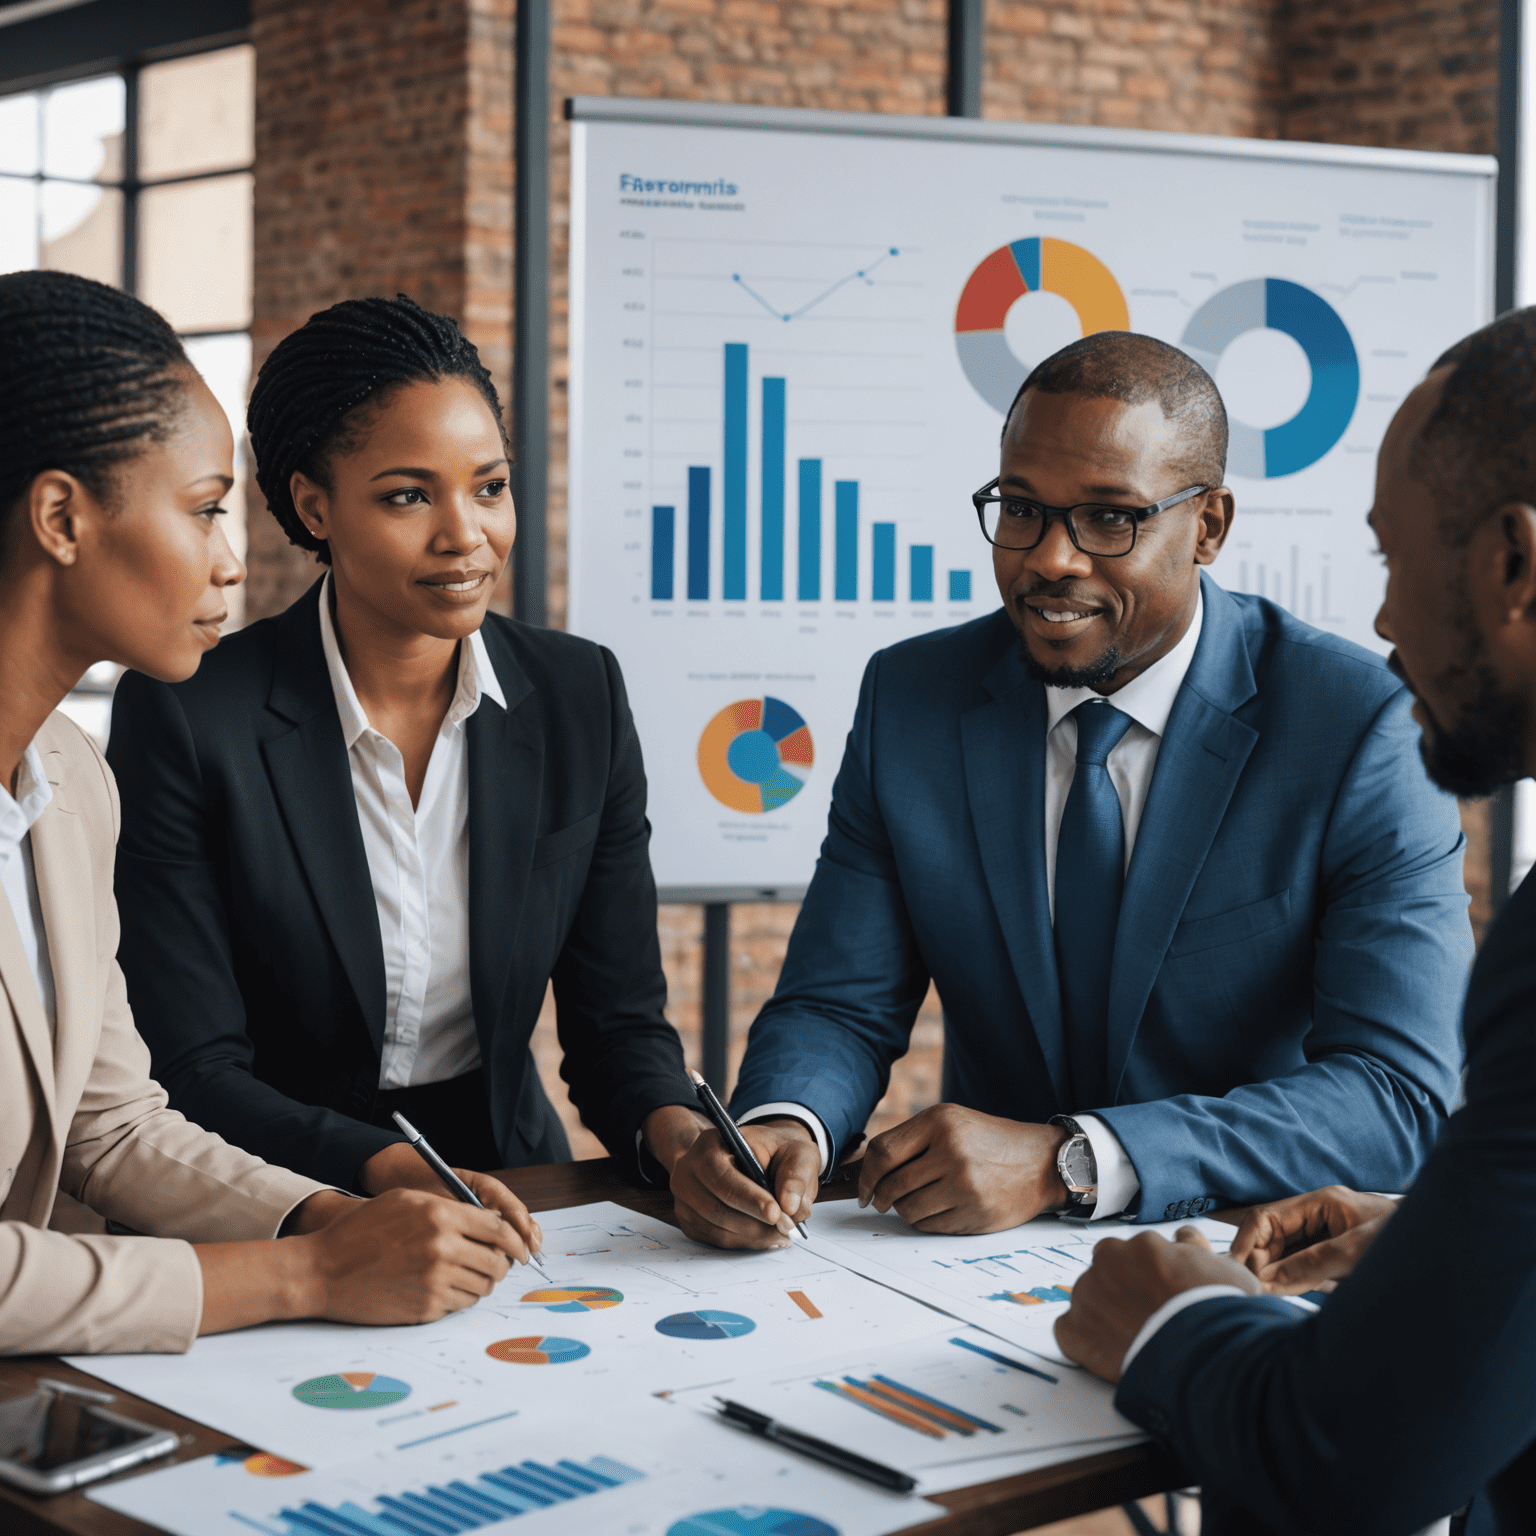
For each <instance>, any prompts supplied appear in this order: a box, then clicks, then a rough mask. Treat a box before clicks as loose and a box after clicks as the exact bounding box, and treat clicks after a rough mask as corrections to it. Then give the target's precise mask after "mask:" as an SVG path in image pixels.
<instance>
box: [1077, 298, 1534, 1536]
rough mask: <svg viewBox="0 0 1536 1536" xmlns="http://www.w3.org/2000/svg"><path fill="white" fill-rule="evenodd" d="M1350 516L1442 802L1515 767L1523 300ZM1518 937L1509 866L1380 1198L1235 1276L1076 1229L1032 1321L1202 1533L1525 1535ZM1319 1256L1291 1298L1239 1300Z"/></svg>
mask: <svg viewBox="0 0 1536 1536" xmlns="http://www.w3.org/2000/svg"><path fill="white" fill-rule="evenodd" d="M1371 521H1372V525H1373V526H1374V528H1375V531H1376V534H1377V537H1378V538H1379V540H1380V542H1381V548H1382V551H1383V553H1384V554H1385V556H1386V559H1387V570H1388V583H1387V595H1386V599H1385V601H1384V603H1383V604H1382V609H1381V613H1380V615H1379V616H1378V618H1377V621H1376V627H1377V630H1378V631H1379V632H1380V634H1381V635H1382V636H1383V637H1384V638H1385V639H1387V640H1390V641H1392V642H1393V644H1394V645H1395V646H1396V647H1397V649H1396V652H1395V653H1394V657H1393V666H1394V669H1395V670H1398V671H1399V672H1400V674H1401V675H1403V676H1405V677H1407V678H1408V679H1409V681H1410V684H1411V686H1412V688H1413V689H1414V691H1415V693H1416V694H1417V695H1418V702H1417V704H1416V706H1415V708H1414V716H1415V718H1416V719H1417V720H1418V721H1419V723H1420V725H1421V727H1422V729H1423V746H1422V751H1423V757H1424V762H1425V765H1426V766H1427V767H1428V769H1429V772H1430V775H1431V776H1432V777H1433V778H1434V779H1435V780H1436V781H1437V782H1438V783H1440V784H1442V785H1444V786H1445V787H1447V788H1449V789H1454V790H1456V791H1457V792H1458V793H1460V794H1464V795H1466V794H1486V793H1488V792H1489V791H1491V790H1493V789H1494V788H1496V787H1497V786H1499V785H1500V784H1505V783H1509V782H1511V781H1512V780H1514V779H1517V778H1522V777H1525V776H1526V775H1528V774H1530V773H1531V772H1532V771H1533V770H1536V310H1532V309H1524V310H1518V311H1515V312H1514V313H1511V314H1508V315H1505V316H1504V317H1503V318H1502V319H1500V320H1497V321H1495V322H1494V324H1492V325H1491V326H1488V327H1487V328H1486V329H1484V330H1482V331H1479V332H1478V333H1476V334H1475V335H1473V336H1471V337H1469V338H1467V340H1466V341H1464V342H1462V343H1460V344H1459V345H1458V346H1456V347H1454V348H1452V350H1451V351H1450V352H1449V353H1447V354H1446V356H1445V357H1444V358H1442V359H1441V360H1440V362H1439V363H1438V364H1437V365H1436V366H1435V368H1434V369H1433V370H1432V371H1431V373H1430V374H1429V377H1428V378H1427V379H1426V380H1425V381H1424V382H1423V383H1422V384H1421V385H1420V386H1419V387H1418V388H1417V389H1416V390H1415V391H1414V392H1413V393H1412V394H1411V395H1410V396H1409V397H1408V399H1407V400H1406V401H1405V402H1404V404H1403V406H1402V408H1401V410H1400V411H1399V412H1398V414H1397V417H1396V419H1395V420H1394V422H1393V424H1392V426H1391V428H1390V429H1389V431H1388V433H1387V437H1386V441H1385V442H1384V444H1383V445H1382V450H1381V458H1380V462H1379V465H1378V469H1377V490H1376V501H1375V506H1374V508H1373V510H1372V513H1371ZM1533 931H1536V879H1533V878H1529V877H1528V878H1527V879H1526V880H1525V882H1524V883H1523V884H1522V885H1521V887H1520V889H1519V890H1518V891H1517V892H1516V893H1515V895H1514V896H1513V897H1511V898H1510V901H1509V903H1508V905H1507V906H1506V907H1505V908H1504V910H1503V912H1502V913H1501V914H1500V916H1499V919H1498V921H1497V922H1496V923H1495V924H1494V926H1493V929H1492V930H1491V932H1490V933H1489V934H1488V937H1487V939H1486V941H1485V943H1484V945H1483V949H1482V953H1481V954H1480V955H1479V956H1478V960H1477V965H1476V968H1475V969H1474V971H1473V973H1472V981H1471V985H1470V987H1469V989H1468V992H1467V1000H1466V1011H1465V1034H1466V1042H1467V1051H1468V1067H1467V1078H1466V1105H1465V1107H1464V1108H1462V1109H1461V1110H1460V1111H1459V1112H1458V1113H1457V1114H1456V1115H1455V1116H1454V1117H1453V1118H1452V1120H1451V1122H1450V1125H1449V1126H1448V1127H1447V1129H1446V1131H1445V1134H1444V1135H1443V1136H1442V1137H1441V1139H1440V1142H1439V1144H1438V1146H1437V1147H1436V1148H1435V1150H1434V1152H1433V1153H1432V1154H1431V1156H1430V1159H1429V1161H1428V1163H1427V1164H1426V1165H1425V1167H1424V1170H1423V1172H1422V1173H1421V1174H1420V1176H1419V1178H1418V1180H1417V1182H1416V1183H1415V1184H1414V1186H1413V1188H1412V1189H1411V1190H1410V1191H1409V1193H1408V1195H1407V1197H1406V1198H1405V1199H1404V1200H1403V1201H1402V1203H1401V1205H1400V1206H1397V1207H1396V1208H1395V1211H1394V1210H1393V1208H1392V1207H1391V1206H1390V1205H1388V1204H1387V1203H1385V1202H1381V1201H1372V1200H1371V1199H1369V1197H1362V1196H1358V1195H1351V1194H1350V1193H1349V1192H1348V1191H1345V1190H1329V1189H1324V1190H1319V1191H1317V1192H1316V1193H1315V1194H1312V1195H1305V1196H1301V1197H1299V1198H1297V1199H1293V1200H1289V1201H1286V1202H1283V1203H1282V1204H1281V1205H1280V1206H1278V1207H1276V1208H1274V1209H1264V1210H1259V1211H1255V1212H1253V1213H1251V1214H1250V1216H1249V1217H1248V1218H1247V1219H1246V1220H1245V1222H1244V1224H1243V1227H1242V1228H1241V1229H1240V1231H1239V1233H1238V1235H1237V1240H1236V1242H1235V1243H1234V1245H1233V1252H1234V1253H1235V1254H1237V1255H1239V1256H1242V1257H1246V1259H1247V1262H1248V1265H1249V1268H1247V1269H1245V1268H1243V1267H1241V1266H1240V1265H1239V1264H1237V1263H1234V1262H1233V1261H1232V1260H1230V1259H1227V1258H1218V1257H1216V1256H1215V1255H1213V1254H1211V1253H1209V1252H1208V1251H1206V1249H1205V1247H1204V1245H1203V1243H1202V1242H1201V1240H1200V1239H1199V1237H1198V1234H1196V1233H1195V1232H1194V1231H1193V1230H1188V1231H1185V1232H1181V1233H1180V1234H1179V1237H1180V1241H1179V1242H1177V1243H1166V1242H1164V1241H1163V1240H1162V1239H1161V1238H1159V1237H1157V1236H1156V1235H1155V1234H1152V1233H1146V1234H1144V1235H1142V1236H1139V1237H1137V1238H1135V1239H1134V1240H1133V1241H1132V1242H1129V1243H1120V1242H1114V1241H1109V1242H1104V1243H1101V1244H1099V1245H1098V1247H1097V1248H1096V1249H1095V1251H1094V1264H1093V1267H1092V1269H1090V1270H1089V1271H1088V1273H1087V1274H1086V1275H1085V1276H1084V1277H1083V1278H1082V1279H1081V1280H1079V1281H1078V1283H1077V1285H1076V1286H1075V1287H1074V1289H1073V1293H1072V1307H1071V1310H1070V1311H1069V1312H1068V1313H1067V1314H1066V1315H1065V1316H1064V1317H1063V1318H1062V1319H1061V1320H1060V1321H1059V1322H1058V1323H1057V1338H1058V1340H1059V1342H1060V1343H1061V1345H1062V1347H1063V1349H1065V1350H1066V1352H1067V1353H1068V1354H1069V1355H1071V1356H1072V1357H1073V1358H1074V1359H1076V1360H1080V1361H1082V1362H1083V1363H1084V1364H1086V1365H1087V1366H1089V1367H1090V1368H1091V1369H1092V1370H1094V1371H1095V1372H1097V1373H1098V1374H1099V1375H1100V1376H1103V1377H1105V1378H1106V1379H1107V1380H1110V1381H1118V1382H1120V1390H1119V1393H1118V1394H1117V1396H1116V1398H1115V1401H1116V1404H1117V1406H1118V1407H1119V1408H1120V1410H1121V1411H1122V1412H1123V1413H1125V1414H1127V1415H1129V1417H1131V1418H1132V1419H1134V1420H1135V1421H1136V1422H1137V1423H1138V1424H1141V1425H1143V1426H1144V1427H1146V1428H1147V1429H1149V1430H1151V1431H1152V1432H1153V1433H1154V1434H1156V1435H1158V1436H1160V1437H1161V1438H1163V1439H1165V1440H1168V1441H1170V1442H1172V1444H1173V1446H1174V1448H1175V1449H1176V1450H1177V1451H1178V1453H1179V1456H1180V1458H1181V1460H1182V1461H1183V1463H1184V1465H1185V1466H1186V1467H1187V1468H1188V1471H1189V1473H1190V1476H1191V1478H1192V1479H1194V1480H1198V1481H1200V1482H1201V1483H1202V1484H1203V1485H1204V1490H1205V1501H1204V1502H1205V1519H1204V1523H1203V1525H1202V1529H1203V1530H1204V1531H1205V1532H1206V1536H1228V1533H1241V1536H1266V1533H1276V1532H1280V1533H1306V1536H1327V1533H1332V1532H1338V1533H1341V1536H1343V1533H1347V1536H1374V1533H1378V1532H1379V1533H1383V1536H1393V1533H1402V1532H1410V1531H1417V1530H1420V1529H1421V1528H1423V1527H1424V1526H1426V1525H1427V1524H1429V1522H1431V1521H1433V1520H1436V1519H1438V1518H1440V1517H1443V1516H1445V1515H1447V1514H1450V1513H1451V1512H1452V1511H1456V1510H1458V1509H1459V1508H1460V1507H1461V1506H1463V1505H1464V1504H1465V1503H1466V1501H1467V1499H1468V1498H1469V1497H1471V1498H1472V1506H1471V1510H1470V1514H1469V1516H1468V1518H1467V1520H1466V1525H1465V1529H1466V1531H1467V1533H1468V1536H1474V1533H1475V1536H1491V1533H1494V1532H1497V1533H1499V1536H1515V1533H1517V1532H1520V1533H1524V1532H1530V1531H1536V1391H1533V1384H1536V949H1533V946H1532V943H1531V935H1532V932H1533ZM1388 1212H1392V1214H1391V1215H1390V1219H1388ZM1298 1249H1299V1250H1300V1251H1299V1252H1297V1251H1296V1250H1298ZM1356 1266H1358V1267H1356ZM1345 1275H1348V1276H1349V1278H1348V1280H1347V1282H1346V1283H1345V1284H1344V1285H1342V1286H1341V1287H1340V1288H1339V1290H1338V1292H1337V1294H1336V1295H1334V1296H1332V1297H1331V1298H1330V1299H1329V1300H1328V1301H1327V1302H1325V1303H1324V1305H1323V1307H1322V1309H1321V1311H1319V1312H1317V1313H1316V1314H1315V1315H1311V1316H1303V1315H1302V1314H1301V1313H1299V1312H1297V1311H1296V1310H1295V1309H1294V1308H1293V1307H1292V1306H1290V1305H1289V1304H1287V1303H1286V1302H1284V1301H1282V1300H1280V1299H1278V1298H1275V1297H1270V1296H1263V1297H1261V1296H1256V1295H1250V1294H1247V1293H1249V1292H1252V1291H1256V1290H1258V1289H1259V1286H1260V1283H1261V1281H1262V1282H1263V1284H1264V1288H1265V1289H1271V1290H1289V1291H1294V1290H1298V1289H1306V1288H1308V1287H1310V1286H1314V1285H1317V1284H1319V1283H1320V1282H1327V1281H1331V1280H1338V1279H1340V1278H1341V1277H1343V1276H1345ZM1479 1490H1480V1491H1479ZM1474 1495H1475V1497H1474Z"/></svg>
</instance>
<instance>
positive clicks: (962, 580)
mask: <svg viewBox="0 0 1536 1536" xmlns="http://www.w3.org/2000/svg"><path fill="white" fill-rule="evenodd" d="M949 600H950V602H952V603H968V602H970V600H971V573H970V572H969V571H951V572H950V573H949Z"/></svg>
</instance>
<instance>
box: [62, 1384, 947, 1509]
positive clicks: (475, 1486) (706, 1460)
mask: <svg viewBox="0 0 1536 1536" xmlns="http://www.w3.org/2000/svg"><path fill="white" fill-rule="evenodd" d="M605 1417H606V1418H608V1419H610V1420H611V1422H608V1423H603V1422H595V1421H600V1420H602V1419H603V1418H605ZM90 1497H91V1498H92V1499H93V1500H95V1501H96V1502H97V1503H99V1504H103V1505H105V1506H106V1507H108V1508H109V1509H115V1510H117V1511H118V1512H119V1513H121V1514H125V1515H130V1516H132V1517H133V1518H135V1519H138V1520H143V1521H146V1522H147V1523H149V1524H151V1525H156V1526H159V1527H160V1528H161V1529H162V1530H166V1531H170V1532H174V1533H176V1536H252V1533H253V1532H255V1533H258V1536H316V1533H317V1532H319V1533H325V1536H444V1533H447V1532H459V1531H478V1530H486V1529H493V1528H494V1529H502V1528H507V1527H508V1523H509V1522H512V1521H515V1522H516V1525H515V1526H514V1527H510V1528H511V1529H515V1530H516V1531H517V1533H518V1536H570V1533H571V1532H573V1531H580V1532H581V1533H582V1536H885V1533H887V1532H893V1531H899V1530H904V1529H906V1528H907V1527H908V1526H912V1525H918V1524H922V1523H924V1522H926V1521H929V1520H934V1519H937V1518H938V1517H940V1516H941V1515H942V1514H943V1513H944V1511H943V1509H942V1508H940V1507H939V1506H938V1505H935V1504H930V1503H928V1502H926V1501H924V1500H922V1499H920V1498H917V1497H915V1496H910V1495H900V1494H891V1493H884V1492H882V1491H880V1490H879V1489H876V1488H871V1487H868V1486H866V1485H864V1484H862V1483H858V1482H855V1481H854V1480H852V1479H850V1478H846V1477H841V1476H838V1475H836V1474H834V1473H831V1472H827V1471H823V1470H822V1469H821V1468H819V1467H817V1466H816V1465H815V1464H814V1463H807V1462H805V1461H804V1460H802V1459H801V1458H800V1457H797V1456H792V1455H790V1454H788V1453H786V1452H783V1451H780V1450H777V1449H776V1448H775V1447H773V1446H769V1445H764V1444H762V1443H761V1442H758V1441H754V1440H751V1439H748V1438H746V1437H743V1436H739V1435H737V1434H735V1433H734V1432H732V1431H731V1430H728V1429H725V1428H723V1427H721V1426H718V1425H716V1424H713V1423H710V1422H709V1421H708V1420H705V1419H701V1418H699V1417H698V1416H697V1415H695V1414H693V1413H692V1412H691V1411H690V1410H688V1409H685V1408H678V1407H671V1406H669V1405H667V1404H663V1403H658V1402H655V1401H641V1402H639V1403H636V1404H633V1405H626V1406H625V1409H624V1412H623V1413H622V1415H620V1414H617V1413H615V1414H610V1415H606V1416H605V1415H602V1414H590V1413H589V1414H587V1415H585V1416H583V1417H582V1418H571V1419H548V1418H537V1417H535V1416H534V1415H532V1414H515V1415H512V1416H509V1417H508V1418H507V1419H504V1420H503V1421H501V1422H500V1423H498V1424H496V1425H486V1426H483V1427H481V1428H480V1429H477V1430H472V1431H466V1432H464V1433H462V1434H458V1435H451V1436H448V1437H446V1438H444V1439H442V1440H439V1441H435V1442H432V1443H429V1444H426V1445H422V1446H418V1447H415V1448H413V1449H412V1450H410V1451H408V1452H405V1453H403V1454H400V1453H393V1452H379V1453H375V1454H373V1455H371V1456H365V1457H362V1458H359V1459H357V1460H354V1461H351V1462H347V1463H345V1464H344V1465H342V1466H339V1467H333V1468H329V1469H327V1470H324V1471H306V1470H301V1469H296V1468H295V1467H293V1466H292V1465H291V1464H289V1463H279V1464H274V1460H273V1458H272V1457H270V1456H264V1455H259V1454H258V1455H251V1454H246V1453H243V1452H242V1453H235V1454H226V1455H220V1456H205V1457H202V1458H200V1459H199V1460H197V1461H191V1462H186V1463H184V1464H182V1465H181V1466H176V1467H171V1468H168V1469H167V1470H165V1471H163V1472H151V1473H148V1474H146V1475H144V1476H142V1477H135V1478H130V1479H128V1480H126V1481H123V1482H118V1483H109V1484H107V1485H106V1486H104V1487H100V1488H96V1489H92V1490H91V1492H90Z"/></svg>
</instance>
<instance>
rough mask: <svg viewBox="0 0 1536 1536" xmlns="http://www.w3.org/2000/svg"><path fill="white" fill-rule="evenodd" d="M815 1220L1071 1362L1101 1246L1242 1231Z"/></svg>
mask: <svg viewBox="0 0 1536 1536" xmlns="http://www.w3.org/2000/svg"><path fill="white" fill-rule="evenodd" d="M814 1223H815V1224H814V1227H813V1229H812V1230H813V1233H814V1237H813V1240H812V1242H811V1243H810V1244H809V1245H808V1246H809V1247H811V1248H813V1249H814V1250H815V1251H816V1252H817V1253H818V1254H821V1255H823V1256H824V1257H826V1258H828V1259H834V1260H836V1261H837V1262H840V1263H843V1264H846V1265H847V1266H848V1267H849V1268H850V1269H852V1270H854V1271H856V1272H857V1273H858V1274H861V1275H865V1276H867V1277H868V1278H869V1279H871V1280H878V1281H880V1282H881V1283H882V1284H884V1285H888V1286H894V1287H896V1288H897V1289H899V1290H901V1291H903V1292H905V1293H906V1294H907V1295H908V1296H912V1297H915V1298H916V1299H917V1300H919V1301H926V1302H928V1303H929V1305H931V1306H935V1307H939V1308H941V1309H942V1310H943V1311H945V1312H948V1313H950V1314H951V1315H953V1316H955V1317H958V1318H962V1319H963V1320H964V1321H965V1322H968V1323H974V1324H975V1325H976V1326H977V1327H979V1328H985V1329H986V1330H987V1331H988V1332H989V1333H993V1334H996V1335H997V1337H998V1338H1001V1339H1006V1340H1008V1341H1009V1342H1010V1343H1013V1344H1018V1345H1021V1346H1022V1347H1023V1348H1025V1349H1030V1350H1034V1351H1035V1352H1036V1353H1037V1354H1040V1355H1044V1356H1046V1357H1047V1358H1049V1359H1051V1360H1055V1361H1057V1362H1058V1363H1059V1364H1063V1365H1064V1364H1067V1360H1066V1356H1065V1355H1063V1354H1062V1353H1061V1350H1060V1349H1059V1348H1058V1347H1057V1345H1056V1334H1055V1326H1056V1319H1057V1318H1058V1317H1060V1316H1061V1314H1062V1313H1063V1312H1065V1311H1066V1310H1067V1307H1068V1306H1069V1305H1070V1303H1071V1300H1072V1287H1073V1285H1074V1284H1075V1283H1076V1282H1077V1279H1078V1277H1079V1276H1080V1275H1081V1274H1082V1273H1083V1271H1084V1270H1085V1269H1087V1268H1088V1266H1089V1264H1091V1263H1092V1262H1093V1249H1094V1245H1095V1244H1096V1243H1099V1242H1102V1241H1103V1240H1104V1239H1105V1238H1106V1237H1120V1238H1130V1237H1136V1236H1138V1235H1139V1234H1141V1233H1143V1232H1158V1233H1161V1234H1162V1235H1163V1236H1164V1237H1167V1238H1172V1236H1173V1234H1174V1233H1175V1232H1177V1231H1178V1230H1179V1228H1180V1227H1191V1226H1192V1227H1197V1228H1199V1230H1200V1231H1201V1232H1203V1233H1204V1234H1205V1236H1206V1238H1207V1240H1208V1241H1209V1242H1210V1245H1211V1247H1212V1248H1213V1249H1214V1250H1215V1251H1216V1252H1217V1253H1225V1252H1226V1251H1227V1249H1228V1248H1229V1247H1231V1245H1232V1239H1233V1238H1234V1237H1235V1236H1236V1235H1237V1229H1236V1228H1235V1227H1232V1226H1229V1225H1228V1224H1227V1223H1226V1222H1222V1221H1211V1220H1209V1219H1208V1218H1202V1219H1200V1220H1193V1221H1170V1222H1164V1223H1161V1224H1158V1225H1137V1224H1134V1223H1130V1222H1115V1221H1096V1222H1094V1223H1092V1224H1091V1225H1089V1224H1086V1223H1083V1224H1078V1223H1071V1222H1063V1221H1058V1220H1057V1219H1056V1218H1055V1217H1054V1216H1047V1217H1043V1218H1041V1219H1040V1220H1038V1221H1030V1222H1026V1223H1025V1224H1024V1225H1023V1226H1021V1227H1015V1228H1014V1229H1013V1230H1012V1231H1011V1232H990V1233H985V1234H983V1235H982V1236H980V1237H949V1236H944V1235H940V1234H933V1233H926V1232H919V1231H917V1230H916V1229H915V1228H913V1227H909V1226H908V1225H907V1224H906V1222H904V1221H903V1220H902V1219H901V1217H899V1216H897V1215H896V1214H895V1213H894V1212H892V1213H889V1214H887V1215H884V1216H882V1215H881V1214H880V1213H879V1212H878V1211H875V1210H872V1209H865V1210H860V1209H859V1206H858V1203H857V1201H854V1200H833V1201H828V1202H827V1203H826V1204H824V1205H817V1206H816V1207H814ZM86 1369H90V1367H89V1366H87V1367H86Z"/></svg>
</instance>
